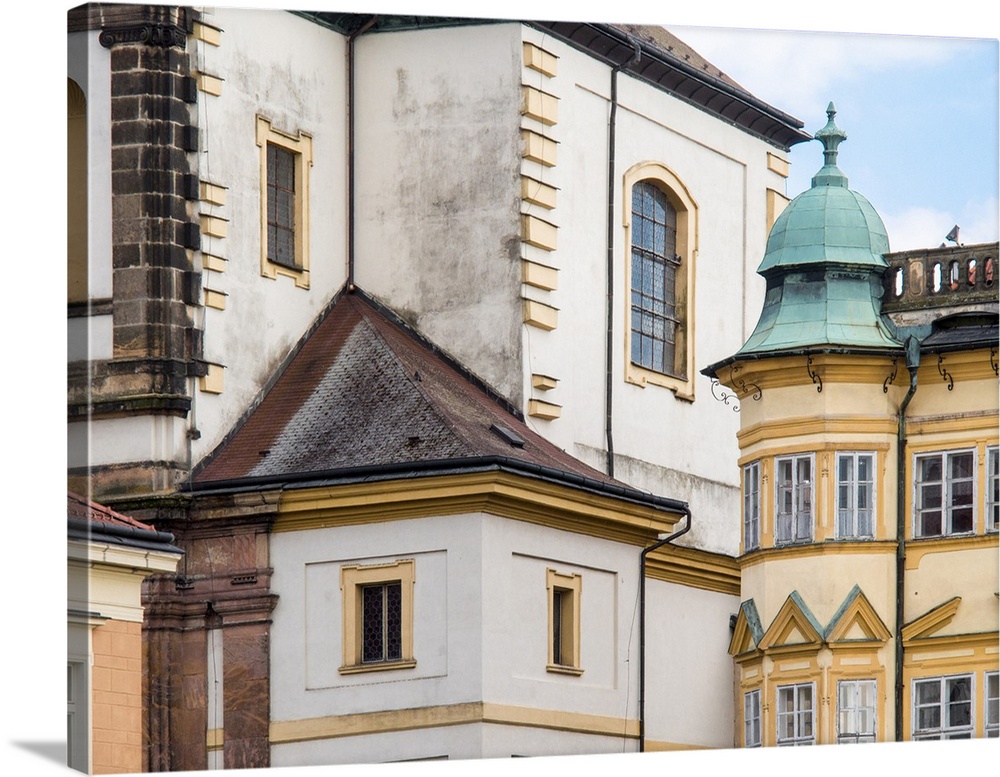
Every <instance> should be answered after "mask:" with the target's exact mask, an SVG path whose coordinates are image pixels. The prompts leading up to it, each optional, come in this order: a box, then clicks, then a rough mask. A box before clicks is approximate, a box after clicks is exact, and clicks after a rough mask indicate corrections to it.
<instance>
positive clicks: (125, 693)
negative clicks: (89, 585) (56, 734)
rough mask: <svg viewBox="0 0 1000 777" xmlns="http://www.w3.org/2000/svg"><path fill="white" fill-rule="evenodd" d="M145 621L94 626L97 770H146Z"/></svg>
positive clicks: (94, 752)
mask: <svg viewBox="0 0 1000 777" xmlns="http://www.w3.org/2000/svg"><path fill="white" fill-rule="evenodd" d="M140 629H141V624H139V623H133V622H129V621H116V620H111V621H108V622H107V623H104V624H102V625H100V626H98V627H97V628H95V629H94V631H93V635H92V650H93V657H94V665H93V668H92V671H91V688H92V691H91V692H92V694H93V699H92V702H93V709H92V717H91V727H92V746H93V750H92V767H93V772H94V774H125V773H130V772H132V773H134V772H138V771H141V770H142V696H141V692H142V638H141V634H140Z"/></svg>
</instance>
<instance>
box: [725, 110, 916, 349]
mask: <svg viewBox="0 0 1000 777" xmlns="http://www.w3.org/2000/svg"><path fill="white" fill-rule="evenodd" d="M834 115H836V109H835V108H834V107H833V103H830V106H829V108H827V124H826V126H825V127H823V129H821V130H820V131H819V132H817V133H816V139H817V140H820V141H821V142H822V143H823V147H824V151H823V156H824V164H823V167H822V168H821V169H820V170H819V172H817V173H816V175H815V176H814V177H813V179H812V188H810V189H809V190H807V191H805V192H803V193H802V194H800V195H799V196H798V197H796V198H795V199H794V200H792V201H791V202H790V203H789V204H788V206H787V207H786V208H785V210H784V211H783V212H782V214H781V215H780V216H779V217H778V219H777V221H775V223H774V226H773V227H772V229H771V234H770V236H769V237H768V240H767V249H766V251H765V253H764V260H763V261H762V262H761V264H760V267H759V268H758V269H757V272H758V274H760V275H763V276H764V278H765V279H766V280H767V292H766V294H765V297H764V308H763V310H762V311H761V314H760V320H759V321H758V322H757V327H756V329H755V330H754V332H753V334H752V335H751V336H750V339H749V340H747V342H746V343H745V344H744V345H743V347H742V348H741V349H740V350H739V352H738V353H737V354H736V356H737V357H739V356H744V355H749V354H766V353H780V352H783V351H798V350H802V349H817V348H818V349H824V348H846V349H878V350H885V349H893V350H894V349H898V348H901V347H902V345H901V343H900V342H899V341H898V340H896V338H895V337H894V335H893V328H892V326H891V325H890V324H889V323H888V322H887V320H886V319H884V318H883V317H882V314H881V307H882V288H883V287H882V276H883V275H884V274H885V271H886V269H887V268H888V265H887V263H886V261H885V259H884V258H883V257H882V254H884V253H886V252H888V250H889V238H888V236H887V235H886V231H885V225H884V224H883V223H882V219H881V218H879V215H878V213H876V212H875V208H873V207H872V205H871V203H870V202H868V200H866V199H865V198H864V197H863V196H861V195H860V194H858V193H857V192H853V191H851V190H850V189H848V188H847V176H846V175H844V173H843V172H842V171H841V170H840V168H839V167H837V147H838V146H839V145H840V143H841V142H843V141H844V140H846V139H847V134H846V133H845V132H844V131H843V130H842V129H840V127H838V126H837V125H836V123H835V122H834V120H833V117H834Z"/></svg>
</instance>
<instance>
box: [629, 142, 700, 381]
mask: <svg viewBox="0 0 1000 777" xmlns="http://www.w3.org/2000/svg"><path fill="white" fill-rule="evenodd" d="M640 181H652V182H653V183H655V184H657V185H658V187H659V188H660V189H661V190H662V191H663V192H664V193H665V194H666V195H667V198H668V199H669V200H670V204H671V205H673V206H674V208H676V210H677V247H676V250H677V254H678V255H679V256H680V257H681V271H680V272H679V273H678V276H677V291H678V292H679V293H677V295H676V302H677V318H678V321H679V324H678V327H677V336H676V343H675V348H676V350H677V353H676V354H675V357H674V364H675V367H677V368H678V369H677V372H678V373H683V375H680V374H678V375H668V374H666V373H662V372H656V371H654V370H650V369H646V368H645V367H641V366H639V365H637V364H633V363H632V319H631V306H632V303H631V298H632V295H631V294H630V291H631V288H632V206H631V203H632V187H633V186H634V185H635V184H637V183H639V182H640ZM622 226H624V228H625V234H624V242H625V247H624V252H623V256H624V257H625V260H624V270H625V293H624V294H623V295H622V298H623V299H624V300H625V305H624V313H625V327H624V336H625V380H626V382H628V383H632V384H634V385H636V386H641V387H643V388H645V387H646V386H647V385H653V386H662V387H663V388H667V389H669V390H671V391H673V392H674V394H675V395H676V396H677V398H678V399H684V400H687V401H694V375H695V355H694V343H695V321H694V282H695V281H694V279H695V262H696V258H697V255H698V206H697V204H696V203H695V201H694V198H692V197H691V194H690V192H688V190H687V187H686V186H684V184H683V183H681V180H680V179H679V178H678V177H677V176H676V175H674V173H673V172H672V171H671V170H670V169H669V168H668V167H666V166H665V165H663V164H661V163H659V162H648V161H647V162H640V163H639V164H637V165H633V166H632V167H630V168H629V169H628V170H627V171H626V173H625V176H624V180H623V195H622Z"/></svg>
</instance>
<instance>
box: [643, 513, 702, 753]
mask: <svg viewBox="0 0 1000 777" xmlns="http://www.w3.org/2000/svg"><path fill="white" fill-rule="evenodd" d="M681 514H682V515H684V516H685V521H684V528H683V529H680V530H679V531H675V532H674V533H673V534H671V535H669V536H667V537H662V538H661V539H660V540H659V541H658V542H656V543H654V544H652V545H650V546H649V547H648V548H644V549H643V551H642V553H640V554H639V752H640V753H644V752H645V751H646V556H648V555H649V554H650V553H652V552H653V551H654V550H656V549H657V548H662V547H663V546H664V545H669V544H670V543H671V542H673V541H674V540H676V539H677V538H678V537H680V536H681V535H682V534H686V533H687V532H688V531H689V530H690V529H691V510H690V508H688V507H687V506H686V505H685V506H684V507H683V508H682V509H681Z"/></svg>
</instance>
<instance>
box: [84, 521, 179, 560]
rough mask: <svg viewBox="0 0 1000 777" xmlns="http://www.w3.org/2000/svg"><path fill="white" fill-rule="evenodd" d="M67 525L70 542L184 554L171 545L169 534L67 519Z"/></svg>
mask: <svg viewBox="0 0 1000 777" xmlns="http://www.w3.org/2000/svg"><path fill="white" fill-rule="evenodd" d="M67 523H68V529H67V535H68V537H69V539H71V540H85V541H87V542H106V543H109V544H111V545H123V546H127V547H130V548H141V549H144V550H156V551H161V552H164V553H177V554H182V553H183V552H184V551H183V550H181V549H180V548H178V547H177V546H176V545H174V544H173V542H174V535H173V534H171V533H170V532H162V531H155V530H153V531H150V530H149V529H141V528H139V527H138V526H123V525H120V524H111V523H104V522H102V521H85V520H82V519H80V518H68V519H67Z"/></svg>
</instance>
